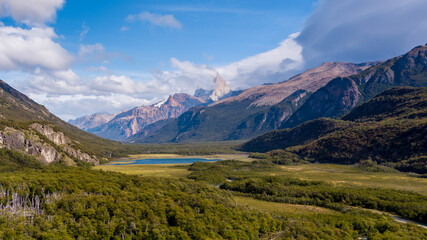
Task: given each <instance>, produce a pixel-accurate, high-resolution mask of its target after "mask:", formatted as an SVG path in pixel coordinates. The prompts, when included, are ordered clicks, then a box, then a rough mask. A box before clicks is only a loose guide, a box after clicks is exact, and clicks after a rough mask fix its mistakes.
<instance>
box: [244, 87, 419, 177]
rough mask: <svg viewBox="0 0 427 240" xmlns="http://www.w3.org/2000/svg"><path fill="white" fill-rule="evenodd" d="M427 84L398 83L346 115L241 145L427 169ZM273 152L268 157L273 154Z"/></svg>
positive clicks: (322, 158) (318, 159) (336, 160)
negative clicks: (414, 86)
mask: <svg viewBox="0 0 427 240" xmlns="http://www.w3.org/2000/svg"><path fill="white" fill-rule="evenodd" d="M426 116H427V88H409V87H406V88H395V89H391V90H387V91H385V92H384V93H382V94H380V95H379V96H377V97H375V98H374V99H372V100H371V101H369V102H367V103H365V104H363V105H361V106H359V107H357V108H355V109H354V110H353V111H352V112H351V113H350V114H348V115H347V116H345V117H343V120H347V121H343V120H333V119H317V120H313V121H311V122H307V123H305V124H302V125H299V126H297V127H295V128H292V129H285V130H280V131H275V132H271V133H268V134H265V135H262V136H260V137H257V138H255V139H253V140H251V141H249V142H248V143H246V144H243V145H242V147H241V148H242V149H244V150H246V151H254V152H265V151H270V150H273V149H277V148H279V149H285V150H286V151H287V152H289V154H291V153H293V154H296V155H298V156H299V157H300V158H302V159H305V160H308V161H311V162H323V163H342V164H355V163H358V162H359V161H360V160H364V159H371V160H373V161H376V162H377V163H379V164H383V165H387V166H391V167H395V168H396V169H399V170H403V171H413V172H417V173H422V174H423V173H427V168H426V166H427V162H426V161H425V160H426V158H425V157H424V156H426V155H427V139H426V137H425V136H427V117H426ZM272 155H274V152H269V153H267V154H266V155H265V156H267V158H269V157H270V158H271V156H272Z"/></svg>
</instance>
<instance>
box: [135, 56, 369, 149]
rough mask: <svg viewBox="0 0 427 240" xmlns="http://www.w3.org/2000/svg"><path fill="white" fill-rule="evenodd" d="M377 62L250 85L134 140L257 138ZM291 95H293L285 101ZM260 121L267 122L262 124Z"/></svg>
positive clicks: (331, 65) (329, 67)
mask: <svg viewBox="0 0 427 240" xmlns="http://www.w3.org/2000/svg"><path fill="white" fill-rule="evenodd" d="M373 64H374V63H369V64H351V63H324V64H323V65H322V66H320V67H318V68H315V69H310V70H308V71H306V72H304V73H302V74H299V75H297V76H295V77H292V78H291V79H289V80H288V81H285V82H281V83H276V84H270V85H262V86H258V87H254V88H250V89H247V90H245V91H243V92H241V93H240V94H238V95H236V96H231V97H229V98H225V99H223V100H220V101H218V102H215V103H212V104H210V105H208V106H204V107H198V108H194V109H191V110H190V111H188V112H186V113H184V114H183V115H181V116H180V117H178V118H177V119H176V120H175V121H173V122H171V123H169V124H166V125H165V126H164V127H163V128H161V129H159V130H158V131H156V132H154V133H152V134H151V135H147V136H145V137H142V138H140V139H134V138H133V139H134V140H135V141H137V142H169V141H172V142H191V141H200V140H203V141H218V140H236V139H247V138H250V137H254V136H255V135H257V134H262V133H265V132H268V131H270V130H272V129H274V128H276V127H277V126H280V124H281V123H280V121H281V119H282V121H283V120H285V119H287V118H288V117H289V116H290V115H291V114H292V113H293V111H295V109H296V108H297V107H299V106H300V105H301V104H302V102H300V101H304V100H305V99H306V97H305V95H307V94H309V93H310V92H313V91H315V90H317V89H319V88H321V87H323V86H324V85H325V84H326V83H327V82H328V81H330V80H331V79H333V78H335V77H337V76H343V75H344V76H346V75H352V74H355V73H359V72H361V71H362V70H365V69H366V68H368V67H369V66H372V65H373ZM300 90H303V92H300ZM293 93H294V94H295V95H293V96H291V95H292V94H293ZM303 95H304V96H303ZM287 97H290V98H289V99H287V100H285V99H286V98H287ZM260 123H263V124H262V126H261V127H259V124H260Z"/></svg>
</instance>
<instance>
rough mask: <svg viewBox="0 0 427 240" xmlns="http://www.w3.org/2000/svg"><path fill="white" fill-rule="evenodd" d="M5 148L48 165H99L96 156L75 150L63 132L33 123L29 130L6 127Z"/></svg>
mask: <svg viewBox="0 0 427 240" xmlns="http://www.w3.org/2000/svg"><path fill="white" fill-rule="evenodd" d="M3 147H6V148H8V149H11V150H14V151H19V152H22V153H24V154H28V155H31V156H33V157H35V158H37V159H38V160H39V161H41V162H42V163H46V164H49V163H52V162H59V161H62V162H64V163H66V164H68V165H76V162H75V161H83V162H87V163H90V164H93V165H97V164H99V161H98V159H97V157H96V156H90V155H89V154H87V153H84V152H82V151H81V150H80V149H75V148H74V147H73V141H72V140H71V139H70V138H68V137H66V136H65V135H64V133H63V132H60V131H54V130H53V128H52V127H51V126H48V125H43V124H40V123H32V124H31V125H29V127H28V128H22V127H21V128H16V127H8V126H6V127H4V129H3V130H1V131H0V148H3Z"/></svg>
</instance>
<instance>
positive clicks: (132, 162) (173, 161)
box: [109, 158, 222, 166]
mask: <svg viewBox="0 0 427 240" xmlns="http://www.w3.org/2000/svg"><path fill="white" fill-rule="evenodd" d="M220 160H222V159H206V158H152V159H150V158H149V159H138V160H124V161H121V162H120V161H118V162H113V163H111V164H109V165H121V166H123V165H135V164H185V163H194V162H215V161H220Z"/></svg>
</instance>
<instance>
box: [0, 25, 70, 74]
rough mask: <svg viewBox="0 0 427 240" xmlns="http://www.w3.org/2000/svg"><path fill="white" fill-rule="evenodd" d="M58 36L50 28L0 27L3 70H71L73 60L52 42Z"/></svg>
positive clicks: (1, 64)
mask: <svg viewBox="0 0 427 240" xmlns="http://www.w3.org/2000/svg"><path fill="white" fill-rule="evenodd" d="M56 37H57V35H56V34H55V32H54V30H53V29H52V28H50V27H43V28H39V27H34V28H31V29H24V28H20V27H5V26H3V27H0V69H1V70H16V69H23V70H33V69H35V68H45V69H52V70H64V69H67V68H68V66H70V64H71V63H72V61H73V57H72V56H71V54H70V53H68V51H67V50H65V49H64V48H62V47H61V45H59V44H58V43H56V42H54V41H53V40H52V39H53V38H56Z"/></svg>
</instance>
